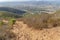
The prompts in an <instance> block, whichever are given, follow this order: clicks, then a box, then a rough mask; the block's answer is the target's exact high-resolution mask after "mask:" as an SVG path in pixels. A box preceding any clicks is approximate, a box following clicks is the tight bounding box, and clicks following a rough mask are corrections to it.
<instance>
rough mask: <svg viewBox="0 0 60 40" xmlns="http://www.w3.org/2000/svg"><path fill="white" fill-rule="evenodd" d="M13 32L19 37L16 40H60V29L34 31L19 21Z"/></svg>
mask: <svg viewBox="0 0 60 40" xmlns="http://www.w3.org/2000/svg"><path fill="white" fill-rule="evenodd" d="M12 31H13V32H14V33H15V34H16V35H17V38H16V40H60V27H56V28H51V29H44V30H34V29H32V28H29V27H28V25H27V24H24V22H23V21H17V22H16V25H14V29H13V30H12Z"/></svg>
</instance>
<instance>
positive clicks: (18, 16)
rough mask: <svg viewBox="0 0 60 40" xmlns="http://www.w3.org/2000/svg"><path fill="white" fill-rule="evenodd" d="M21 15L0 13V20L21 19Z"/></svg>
mask: <svg viewBox="0 0 60 40" xmlns="http://www.w3.org/2000/svg"><path fill="white" fill-rule="evenodd" d="M20 17H21V15H18V14H16V13H12V12H7V11H0V18H20Z"/></svg>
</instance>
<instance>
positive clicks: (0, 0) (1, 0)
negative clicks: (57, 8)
mask: <svg viewBox="0 0 60 40" xmlns="http://www.w3.org/2000/svg"><path fill="white" fill-rule="evenodd" d="M7 1H8V2H10V1H59V0H0V2H7Z"/></svg>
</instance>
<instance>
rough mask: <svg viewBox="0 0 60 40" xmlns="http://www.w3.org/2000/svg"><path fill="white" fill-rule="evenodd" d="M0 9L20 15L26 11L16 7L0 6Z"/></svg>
mask: <svg viewBox="0 0 60 40" xmlns="http://www.w3.org/2000/svg"><path fill="white" fill-rule="evenodd" d="M0 11H7V12H12V13H16V14H20V15H21V14H24V13H26V11H23V10H18V9H14V8H10V7H0Z"/></svg>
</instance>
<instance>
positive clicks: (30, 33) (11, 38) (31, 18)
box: [0, 12, 60, 40]
mask: <svg viewBox="0 0 60 40" xmlns="http://www.w3.org/2000/svg"><path fill="white" fill-rule="evenodd" d="M59 15H60V12H58V13H57V12H56V13H54V14H48V13H42V14H25V15H24V17H23V18H20V19H19V20H18V19H17V20H16V22H14V25H13V26H12V28H10V27H11V26H9V25H8V26H7V24H8V21H6V20H3V22H5V23H6V22H7V24H5V25H3V26H7V28H6V29H4V28H3V26H2V28H1V29H0V40H60V16H59ZM11 22H12V21H11ZM36 29H37V30H36ZM39 29H42V30H39Z"/></svg>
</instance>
